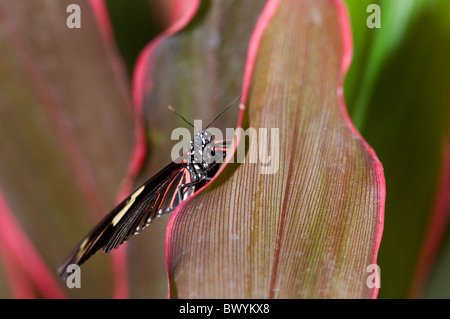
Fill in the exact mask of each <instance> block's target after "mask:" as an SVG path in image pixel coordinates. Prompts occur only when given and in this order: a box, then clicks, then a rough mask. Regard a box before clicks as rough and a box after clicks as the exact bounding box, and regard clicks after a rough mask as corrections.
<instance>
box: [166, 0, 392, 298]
mask: <svg viewBox="0 0 450 319" xmlns="http://www.w3.org/2000/svg"><path fill="white" fill-rule="evenodd" d="M349 32H350V30H349V22H348V17H347V15H346V11H345V9H344V8H343V6H342V3H341V2H337V1H334V2H333V1H307V0H304V1H299V0H295V1H294V0H292V1H269V2H268V3H267V5H266V7H265V10H264V12H263V14H262V16H261V17H260V19H259V22H258V24H257V26H256V28H255V31H254V33H253V37H252V39H251V42H250V47H249V55H248V58H247V62H246V63H247V64H246V70H247V73H246V76H245V81H244V83H243V87H244V96H243V102H244V103H245V104H246V111H245V113H243V114H241V115H242V116H243V120H242V121H241V122H240V123H239V124H240V125H242V127H243V128H250V127H251V128H255V129H257V130H258V129H259V128H268V129H271V128H275V129H278V130H279V139H280V140H279V141H280V142H279V144H277V143H276V144H274V147H272V146H271V148H270V151H269V152H272V154H275V152H276V151H279V164H280V165H279V169H278V171H276V172H275V173H274V174H261V169H262V166H263V165H262V164H261V162H258V163H257V164H255V163H250V161H249V159H250V158H251V157H252V156H255V154H247V157H246V161H245V163H243V164H234V163H230V164H228V165H227V166H226V167H225V169H224V170H223V172H222V173H221V174H220V175H219V176H218V177H217V178H216V180H214V181H213V182H212V183H211V184H209V186H207V187H206V188H205V189H204V190H203V191H202V192H200V193H199V194H198V195H196V196H195V197H193V198H192V199H190V200H188V201H187V202H185V203H184V204H183V205H182V206H181V207H180V208H179V209H178V210H177V211H176V212H175V213H174V214H173V216H172V218H171V220H170V224H169V229H168V232H167V235H166V245H167V258H168V259H167V265H168V272H169V280H170V296H171V297H181V298H194V297H200V298H205V297H206V298H211V297H214V298H216V297H219V298H220V297H239V298H241V297H259V298H267V297H275V298H296V297H322V298H323V297H353V298H355V297H365V298H369V297H374V296H376V294H377V289H371V288H369V287H368V285H367V284H366V282H367V277H368V276H369V274H368V273H367V272H366V269H367V267H368V266H369V265H370V264H374V263H376V255H377V251H378V246H379V243H380V238H381V237H380V236H381V231H382V220H383V209H384V177H383V172H382V168H381V164H380V162H379V161H378V160H377V158H376V156H375V154H374V152H373V151H372V150H371V149H370V148H369V147H368V145H367V144H366V143H365V142H364V140H363V139H362V138H361V137H360V136H359V134H358V133H357V132H356V130H355V129H354V128H353V125H352V124H351V123H350V121H349V119H348V117H347V114H346V111H345V108H344V106H343V104H342V87H341V86H342V81H343V76H344V73H345V72H346V70H347V68H348V65H349V61H350V57H351V37H350V33H349ZM180 36H181V35H180ZM179 73H181V72H179ZM214 84H215V83H212V84H210V85H211V86H212V88H211V89H214V86H213V85H214ZM258 137H259V138H260V139H261V136H258ZM271 139H273V138H269V139H268V141H266V142H267V143H269V142H270V141H271ZM243 142H244V138H243V139H242V140H241V143H243ZM247 142H248V141H247ZM250 143H256V142H255V141H254V140H253V141H252V140H251V139H250ZM253 147H255V144H251V145H250V146H249V148H250V150H251V149H252V148H253ZM249 152H250V153H251V151H249Z"/></svg>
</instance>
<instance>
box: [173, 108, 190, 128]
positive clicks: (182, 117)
mask: <svg viewBox="0 0 450 319" xmlns="http://www.w3.org/2000/svg"><path fill="white" fill-rule="evenodd" d="M168 109H169V111H171V112H173V113H175V114H176V115H178V116H179V117H180V118H181V119H182V120H183V121H185V122H186V123H187V124H189V125H190V126H192V127H194V125H192V124H191V122H189V121H188V120H186V119H185V118H184V116H183V115H181V114H180V113H178V112H177V111H175V109H174V108H173V107H172V105H169V106H168Z"/></svg>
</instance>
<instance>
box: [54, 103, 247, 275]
mask: <svg viewBox="0 0 450 319" xmlns="http://www.w3.org/2000/svg"><path fill="white" fill-rule="evenodd" d="M240 96H241V95H239V96H238V97H237V98H236V99H235V100H234V101H233V102H232V103H231V104H229V105H228V106H227V107H226V108H225V109H224V110H223V111H222V112H221V113H220V114H219V115H218V116H217V117H216V118H215V119H214V120H213V121H212V122H210V123H209V124H208V125H207V126H206V128H205V130H203V131H201V132H196V133H195V134H194V138H193V140H192V141H191V142H190V146H189V148H188V151H187V152H186V153H184V154H183V155H182V156H180V157H179V158H178V159H177V160H175V161H173V162H171V163H169V164H168V165H167V166H166V167H164V168H163V169H162V170H160V171H159V172H158V173H157V174H156V175H154V176H153V177H152V178H150V179H149V180H148V181H147V182H145V183H144V184H143V185H141V186H140V187H138V188H137V189H136V190H135V191H133V192H132V193H131V194H130V195H129V196H128V197H127V198H125V199H124V200H123V201H122V202H121V203H119V204H118V205H117V206H116V207H115V208H114V209H113V210H112V211H111V212H110V213H109V214H107V215H106V216H105V217H104V218H103V219H102V220H101V221H100V222H99V223H98V224H97V225H96V226H95V227H94V228H93V229H92V230H91V231H90V232H89V233H88V234H87V235H86V236H85V237H84V238H83V239H82V240H81V241H80V242H79V243H78V245H76V246H75V247H74V248H73V250H72V251H71V252H70V254H69V255H68V256H67V258H66V259H65V260H64V261H63V262H62V263H61V265H60V266H59V267H58V275H59V276H60V277H61V278H63V279H64V278H67V277H68V276H69V275H70V274H71V271H69V270H68V269H69V265H73V264H75V265H78V266H79V265H81V264H83V263H84V262H85V261H86V260H88V259H89V258H90V257H91V256H92V255H93V254H94V253H95V252H97V251H98V250H100V249H102V250H103V251H104V252H105V253H108V252H110V251H111V250H113V249H115V248H117V247H119V246H120V245H121V244H122V243H123V242H124V241H126V240H128V239H129V238H130V237H132V236H134V235H137V234H139V233H140V232H141V231H142V230H143V229H144V228H146V227H147V226H149V224H150V223H151V222H152V221H153V220H154V219H155V218H157V217H160V216H161V215H163V214H168V213H172V212H173V211H174V209H175V208H176V207H177V206H178V205H179V204H180V203H181V202H182V201H184V200H186V199H188V198H189V197H190V196H192V195H193V194H194V192H195V191H196V190H198V189H199V188H201V187H202V186H203V185H204V184H205V183H206V181H208V180H211V179H212V177H213V176H214V175H215V174H216V172H217V170H218V168H219V167H220V164H221V163H222V160H223V159H224V158H225V157H226V155H227V153H228V151H229V149H230V144H231V140H221V141H215V140H214V139H213V137H212V135H211V133H210V132H209V131H208V130H207V129H208V127H210V125H211V124H212V123H214V122H215V121H216V120H217V119H218V118H219V117H220V116H221V115H222V114H223V113H224V112H225V111H226V110H227V109H228V108H230V107H231V106H232V105H233V104H234V103H236V101H237V100H238V99H239V98H240ZM171 110H172V111H173V112H175V113H176V114H177V115H178V116H180V117H181V118H182V119H183V120H184V121H185V122H187V123H188V124H189V125H191V126H192V127H193V125H192V124H191V123H189V122H188V121H187V120H186V119H185V118H184V117H183V116H181V115H180V114H178V113H177V112H176V111H175V110H173V109H171ZM71 269H72V268H71Z"/></svg>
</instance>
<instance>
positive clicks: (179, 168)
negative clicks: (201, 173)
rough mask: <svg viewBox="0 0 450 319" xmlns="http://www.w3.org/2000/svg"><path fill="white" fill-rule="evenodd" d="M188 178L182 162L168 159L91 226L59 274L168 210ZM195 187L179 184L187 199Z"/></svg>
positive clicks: (138, 230)
mask: <svg viewBox="0 0 450 319" xmlns="http://www.w3.org/2000/svg"><path fill="white" fill-rule="evenodd" d="M190 182H191V175H190V173H189V171H188V169H187V168H186V164H184V163H173V162H172V163H170V164H169V165H167V166H166V167H165V168H163V169H162V170H161V171H160V172H159V173H157V174H156V175H155V176H153V177H152V178H151V179H150V180H148V181H147V182H146V183H145V184H144V185H142V186H141V187H139V188H138V189H137V190H135V191H134V192H133V193H132V194H131V195H129V196H128V197H127V198H126V199H125V200H123V201H122V202H121V203H120V204H119V205H117V206H116V207H115V208H114V209H113V210H112V211H111V212H110V213H109V214H108V215H106V216H105V217H104V218H103V219H102V220H101V221H100V222H99V223H98V224H97V226H95V227H94V229H92V230H91V231H90V232H89V233H88V234H87V235H86V236H85V237H84V239H83V240H82V241H81V242H80V243H79V244H78V245H77V246H75V248H74V249H73V250H72V252H71V253H70V254H69V256H68V257H67V258H66V259H65V260H64V262H63V263H62V264H61V266H60V267H59V268H58V274H59V276H60V277H62V278H66V277H67V276H68V275H69V274H70V273H68V272H67V267H68V266H69V265H70V264H76V265H81V264H82V263H84V262H85V261H86V260H87V259H88V258H89V257H90V256H91V255H93V254H94V253H95V252H96V251H97V250H99V249H101V248H102V249H103V251H104V252H109V251H111V250H112V249H114V248H117V247H119V246H120V245H121V244H122V243H123V242H124V241H125V240H127V239H128V238H129V237H131V236H133V235H135V234H137V233H139V232H140V231H141V230H142V229H143V228H145V227H146V226H147V225H148V224H149V223H150V222H151V221H152V220H153V219H154V218H155V217H159V216H160V215H161V214H163V213H166V212H171V211H172V210H173V209H174V208H175V207H176V206H178V204H179V203H180V200H179V195H178V188H179V186H180V185H182V184H187V183H190ZM194 189H195V187H186V188H182V189H181V192H182V198H181V200H184V199H186V198H187V197H188V196H190V195H191V194H192V193H193V192H194Z"/></svg>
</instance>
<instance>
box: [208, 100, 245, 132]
mask: <svg viewBox="0 0 450 319" xmlns="http://www.w3.org/2000/svg"><path fill="white" fill-rule="evenodd" d="M241 96H242V93H241V94H239V95H238V97H237V98H235V99H234V101H233V102H231V103H230V104H229V105H228V106H227V107H226V108H225V109H224V110H223V111H222V112H220V114H219V115H217V116H216V118H215V119H214V120H212V122H211V123H209V124H208V125H207V126H206V127H205V130H206V129H207V128H208V127H210V126H211V124H213V123H214V122H215V121H216V120H217V119H218V118H219V117H220V116H221V115H222V114H223V113H225V112H226V111H227V110H228V109H229V108H230V107H232V106H233V105H234V103H236V102H237V100H239V99H240V98H241Z"/></svg>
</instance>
